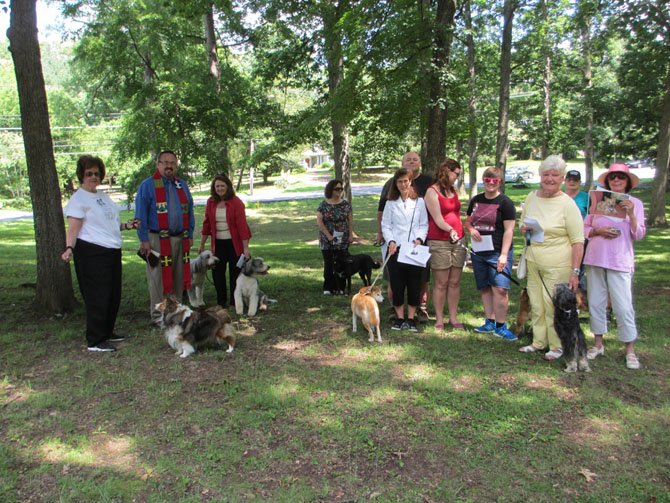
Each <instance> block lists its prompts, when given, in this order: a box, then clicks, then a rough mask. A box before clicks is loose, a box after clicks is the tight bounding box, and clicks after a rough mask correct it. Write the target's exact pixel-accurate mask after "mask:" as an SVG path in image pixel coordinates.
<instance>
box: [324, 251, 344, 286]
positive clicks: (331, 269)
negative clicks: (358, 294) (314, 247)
mask: <svg viewBox="0 0 670 503" xmlns="http://www.w3.org/2000/svg"><path fill="white" fill-rule="evenodd" d="M346 253H347V250H346V249H345V250H333V249H328V250H321V255H323V291H324V292H325V291H328V292H331V293H337V292H339V291H340V290H344V284H345V281H344V280H341V279H340V278H339V277H337V276H335V259H336V258H337V257H338V256H339V255H340V254H346Z"/></svg>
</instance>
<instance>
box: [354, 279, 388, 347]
mask: <svg viewBox="0 0 670 503" xmlns="http://www.w3.org/2000/svg"><path fill="white" fill-rule="evenodd" d="M377 302H384V296H383V295H382V290H381V288H379V287H378V286H364V287H363V288H361V289H360V290H359V291H358V293H357V294H356V295H354V296H353V297H352V299H351V314H352V324H353V331H354V332H356V329H357V327H356V318H357V317H358V318H360V319H361V322H363V326H364V327H365V328H366V330H367V331H368V334H370V338H369V339H368V341H369V342H374V341H375V332H374V329H375V328H376V329H377V342H382V332H381V330H380V328H379V306H378V305H377Z"/></svg>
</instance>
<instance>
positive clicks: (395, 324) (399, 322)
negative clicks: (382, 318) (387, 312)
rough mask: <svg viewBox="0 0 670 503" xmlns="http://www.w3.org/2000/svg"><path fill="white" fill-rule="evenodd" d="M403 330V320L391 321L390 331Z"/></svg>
mask: <svg viewBox="0 0 670 503" xmlns="http://www.w3.org/2000/svg"><path fill="white" fill-rule="evenodd" d="M404 328H405V320H403V319H402V318H396V319H395V320H393V325H391V330H402V329H404Z"/></svg>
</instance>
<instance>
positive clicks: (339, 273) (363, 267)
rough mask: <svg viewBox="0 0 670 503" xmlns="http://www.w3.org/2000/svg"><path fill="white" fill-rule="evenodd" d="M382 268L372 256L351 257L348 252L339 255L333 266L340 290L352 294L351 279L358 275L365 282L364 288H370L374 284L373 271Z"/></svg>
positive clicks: (359, 255)
mask: <svg viewBox="0 0 670 503" xmlns="http://www.w3.org/2000/svg"><path fill="white" fill-rule="evenodd" d="M380 267H381V264H380V263H379V262H375V261H374V260H373V259H372V257H371V256H370V255H366V254H365V253H359V254H357V255H351V254H350V253H349V251H346V250H345V251H342V252H341V253H338V254H337V255H336V256H335V263H334V264H333V269H334V271H335V277H336V279H337V282H338V290H341V291H346V292H347V294H351V277H352V276H353V275H354V274H356V273H358V275H359V276H360V277H361V279H362V280H363V286H370V285H371V284H372V269H379V268H380Z"/></svg>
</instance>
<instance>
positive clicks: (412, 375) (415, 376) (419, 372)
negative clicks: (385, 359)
mask: <svg viewBox="0 0 670 503" xmlns="http://www.w3.org/2000/svg"><path fill="white" fill-rule="evenodd" d="M433 376H435V369H434V368H433V367H432V366H430V365H425V364H423V365H406V366H405V377H406V378H407V379H408V380H410V381H412V382H414V381H427V380H429V379H432V378H433Z"/></svg>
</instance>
